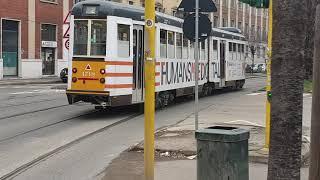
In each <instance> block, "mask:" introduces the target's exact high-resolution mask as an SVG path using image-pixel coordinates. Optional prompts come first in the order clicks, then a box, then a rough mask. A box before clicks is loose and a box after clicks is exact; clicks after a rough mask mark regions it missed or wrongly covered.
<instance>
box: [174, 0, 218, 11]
mask: <svg viewBox="0 0 320 180" xmlns="http://www.w3.org/2000/svg"><path fill="white" fill-rule="evenodd" d="M195 1H196V0H182V2H181V3H180V5H179V7H178V10H179V11H184V12H195V3H196V2H195ZM216 11H217V7H216V5H215V4H214V3H213V0H199V12H216Z"/></svg>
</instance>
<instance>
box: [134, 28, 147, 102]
mask: <svg viewBox="0 0 320 180" xmlns="http://www.w3.org/2000/svg"><path fill="white" fill-rule="evenodd" d="M143 31H144V30H143V26H138V25H135V26H133V83H132V84H133V87H132V102H135V103H138V102H142V101H143V99H144V98H143V97H144V94H143V89H144V79H143V78H144V76H143V75H144V57H143V56H144V33H143Z"/></svg>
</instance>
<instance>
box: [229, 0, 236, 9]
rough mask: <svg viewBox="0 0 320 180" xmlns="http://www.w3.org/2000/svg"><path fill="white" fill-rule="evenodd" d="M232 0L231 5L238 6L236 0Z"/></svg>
mask: <svg viewBox="0 0 320 180" xmlns="http://www.w3.org/2000/svg"><path fill="white" fill-rule="evenodd" d="M230 1H231V7H232V8H235V7H236V1H235V0H230Z"/></svg>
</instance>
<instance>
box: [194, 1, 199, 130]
mask: <svg viewBox="0 0 320 180" xmlns="http://www.w3.org/2000/svg"><path fill="white" fill-rule="evenodd" d="M195 2H196V4H195V7H196V9H195V16H196V17H195V18H196V19H195V45H194V50H195V53H194V56H195V57H194V59H195V68H196V70H195V75H194V77H195V90H194V93H195V95H194V96H195V106H194V116H195V130H198V126H199V123H198V112H199V88H198V80H199V26H198V24H199V0H195Z"/></svg>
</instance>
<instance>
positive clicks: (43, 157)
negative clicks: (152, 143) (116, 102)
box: [0, 113, 141, 180]
mask: <svg viewBox="0 0 320 180" xmlns="http://www.w3.org/2000/svg"><path fill="white" fill-rule="evenodd" d="M139 115H141V113H134V114H132V115H130V116H129V117H126V118H123V119H121V120H119V121H116V122H114V123H112V124H109V125H106V126H103V127H101V128H99V129H97V130H95V131H93V132H91V133H88V134H86V135H83V136H81V137H78V138H76V139H74V140H72V141H70V142H68V143H66V144H64V145H62V146H59V147H57V148H55V149H54V150H51V151H49V152H47V153H44V154H42V155H39V156H38V157H37V158H35V159H33V160H31V161H30V162H28V163H25V164H23V165H20V166H19V167H17V168H16V169H15V170H13V171H11V172H9V173H6V174H5V175H3V176H1V177H0V180H9V179H13V178H14V177H16V176H18V175H19V174H21V173H23V172H25V171H27V170H28V169H30V168H32V167H33V166H36V165H37V164H39V163H41V162H42V161H45V160H47V159H48V158H50V157H52V156H54V155H56V154H58V153H60V152H63V151H64V150H66V149H68V148H70V147H72V146H73V145H75V144H78V143H80V142H82V141H84V140H86V139H89V138H90V137H93V136H94V135H97V134H99V133H102V132H105V131H107V130H108V129H110V128H112V127H115V126H117V125H120V124H122V123H125V122H127V121H129V120H131V119H134V118H136V117H138V116H139Z"/></svg>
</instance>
